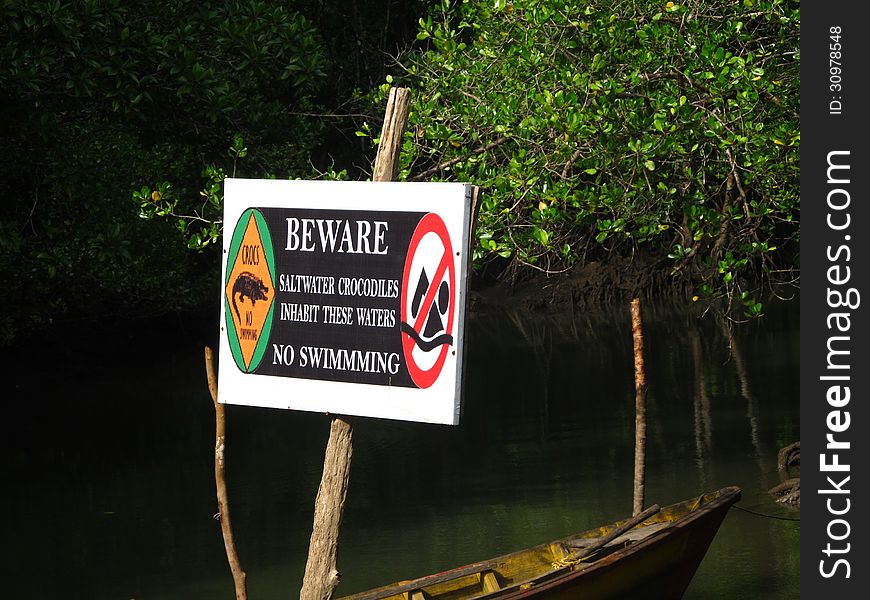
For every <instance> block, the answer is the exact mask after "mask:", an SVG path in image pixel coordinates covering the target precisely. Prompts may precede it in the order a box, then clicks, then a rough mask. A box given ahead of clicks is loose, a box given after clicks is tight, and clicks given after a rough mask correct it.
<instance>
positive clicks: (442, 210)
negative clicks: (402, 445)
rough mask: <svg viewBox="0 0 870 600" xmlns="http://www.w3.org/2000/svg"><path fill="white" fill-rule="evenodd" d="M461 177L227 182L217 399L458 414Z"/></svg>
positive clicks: (466, 205) (421, 415)
mask: <svg viewBox="0 0 870 600" xmlns="http://www.w3.org/2000/svg"><path fill="white" fill-rule="evenodd" d="M471 189H472V188H471V186H468V185H464V184H442V183H439V184H429V183H414V184H411V183H361V182H311V181H276V180H238V179H228V180H226V189H225V215H224V222H225V223H227V224H234V225H233V226H234V229H233V235H232V237H231V238H229V239H226V238H225V248H224V252H225V257H226V260H225V263H224V279H223V281H224V289H223V305H224V318H223V321H224V323H223V327H222V332H221V334H222V335H221V354H220V356H221V360H222V361H223V358H224V355H225V354H226V355H227V356H231V357H232V362H233V363H234V364H233V365H230V366H229V368H225V366H224V364H223V363H222V366H221V369H220V372H219V394H220V397H219V400H220V401H221V402H226V403H234V404H248V405H254V406H269V407H283V408H292V409H299V410H314V411H320V412H330V413H338V414H349V415H367V416H376V417H386V418H393V419H404V420H416V421H426V422H436V423H452V424H455V423H458V419H459V408H460V398H461V391H462V381H461V379H462V377H461V376H462V368H461V366H462V355H463V343H464V335H463V334H464V331H463V325H464V320H465V304H466V302H465V298H466V293H465V285H466V279H467V276H468V266H469V265H468V262H469V251H468V244H469V222H470V217H471Z"/></svg>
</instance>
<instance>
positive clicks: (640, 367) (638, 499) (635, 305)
mask: <svg viewBox="0 0 870 600" xmlns="http://www.w3.org/2000/svg"><path fill="white" fill-rule="evenodd" d="M631 334H632V338H633V341H634V495H633V514H635V515H637V514H640V512H641V511H642V510H643V502H644V485H645V483H646V482H645V480H646V371H645V370H644V364H643V319H642V318H641V314H640V298H634V299H633V300H632V301H631Z"/></svg>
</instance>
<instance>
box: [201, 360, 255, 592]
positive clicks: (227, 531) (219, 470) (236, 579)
mask: <svg viewBox="0 0 870 600" xmlns="http://www.w3.org/2000/svg"><path fill="white" fill-rule="evenodd" d="M205 374H206V378H207V380H208V391H209V393H210V394H211V401H212V403H213V404H214V421H215V432H214V481H215V487H216V488H217V500H218V519H220V522H221V533H222V534H223V538H224V550H226V553H227V562H229V564H230V571H231V572H232V574H233V584H235V587H236V600H247V598H248V589H247V575H245V572H244V571H243V570H242V564H241V563H240V562H239V553H238V552H237V551H236V542H235V539H234V538H233V525H232V521H230V504H229V496H228V495H227V482H226V479H224V443H225V441H226V433H227V425H226V423H227V422H226V414H225V407H224V405H223V404H220V403H219V402H218V395H217V392H218V385H217V373H216V371H215V366H214V353H213V352H212V349H211V348H209V347H208V346H206V348H205Z"/></svg>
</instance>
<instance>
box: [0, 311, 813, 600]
mask: <svg viewBox="0 0 870 600" xmlns="http://www.w3.org/2000/svg"><path fill="white" fill-rule="evenodd" d="M645 317H646V325H647V331H646V344H647V353H648V355H647V379H648V383H649V424H648V442H647V453H648V454H647V486H646V489H647V504H652V503H654V502H656V503H659V504H662V505H663V504H666V503H671V502H675V501H678V500H683V499H685V498H688V497H691V496H694V495H697V494H699V493H701V492H702V491H710V490H714V489H718V488H720V487H723V486H726V485H738V486H740V487H741V488H742V489H743V499H742V500H741V502H740V503H739V505H738V506H740V507H743V508H746V509H748V510H751V511H753V512H756V513H764V514H767V515H772V516H775V517H778V518H776V519H773V518H764V517H759V516H757V515H754V514H750V513H748V512H744V511H741V510H735V509H732V510H731V511H730V513H729V514H728V516H727V518H726V520H725V522H724V524H723V526H722V528H721V529H720V531H719V534H718V535H717V537H716V539H715V540H714V542H713V545H712V546H711V548H710V551H709V552H708V554H707V557H706V559H705V560H704V562H703V563H702V565H701V567H700V569H699V572H698V574H697V575H696V577H695V579H694V580H693V582H692V585H691V587H690V588H689V591H688V592H687V594H686V596H685V597H686V598H687V599H711V598H712V599H717V598H721V599H725V598H728V599H733V598H765V599H768V598H770V599H792V598H796V597H797V596H798V587H799V586H798V568H799V555H798V542H799V534H800V523H799V522H798V521H796V520H795V519H799V513H798V512H795V511H792V510H789V509H786V508H784V507H781V506H779V505H777V504H776V503H774V502H773V501H772V500H771V498H770V497H769V496H768V495H767V493H766V490H767V489H768V488H770V487H771V486H773V485H775V484H776V483H778V482H779V481H780V478H781V477H782V475H781V474H780V473H778V472H777V469H776V454H777V451H778V449H779V448H780V447H782V446H785V445H787V444H789V443H791V442H793V441H796V440H797V439H798V432H799V420H798V419H799V412H798V411H799V402H798V382H797V381H798V368H799V365H798V338H799V331H798V306H797V304H796V303H792V304H786V305H779V306H774V307H772V308H771V309H770V311H769V314H768V315H767V316H766V317H765V318H764V319H762V320H761V321H759V322H756V323H751V324H748V325H744V326H741V327H738V328H736V329H735V330H734V332H733V333H732V334H728V330H727V328H726V327H723V326H722V324H721V323H719V322H717V321H716V320H715V319H712V318H705V319H699V318H698V317H697V316H690V315H687V314H686V311H685V310H681V309H679V308H676V307H663V308H656V307H647V309H646V313H645ZM167 325H169V326H168V327H166V328H162V327H155V328H152V329H151V331H150V332H148V333H141V334H140V333H133V331H134V330H132V329H130V330H129V331H128V332H127V333H126V336H125V337H124V336H122V337H123V339H117V338H114V339H113V341H112V343H111V344H108V345H106V344H102V345H101V344H94V343H83V340H81V339H78V340H69V342H68V343H63V344H53V345H52V348H54V350H52V352H53V353H54V354H53V355H52V357H51V358H52V360H51V361H48V360H36V358H39V359H44V358H46V357H44V356H43V357H40V356H38V352H37V354H34V355H33V356H32V357H31V356H30V355H28V356H18V357H17V358H16V359H15V360H11V359H10V360H7V361H6V363H7V365H11V366H10V369H11V372H10V373H8V375H6V376H4V378H3V380H4V381H3V383H2V388H0V389H2V395H3V398H4V406H5V407H6V411H7V416H6V419H5V422H6V423H7V427H6V435H5V437H4V438H3V440H2V442H0V450H2V452H3V460H2V470H0V474H2V477H3V480H4V483H5V485H4V489H5V491H4V493H3V494H2V496H0V509H2V510H0V513H2V515H3V516H2V517H0V519H2V530H3V535H2V545H0V557H2V560H0V564H2V567H0V569H2V572H3V575H4V581H5V582H6V587H7V590H8V592H7V593H9V597H15V598H58V597H71V598H93V599H99V598H107V599H108V598H115V599H117V598H123V599H128V598H136V599H152V598H153V599H167V600H168V599H181V598H232V597H233V591H232V582H231V579H230V576H229V570H228V568H227V566H226V561H225V556H224V553H223V545H222V540H221V536H220V529H219V524H218V522H217V521H215V520H214V519H213V515H214V513H215V511H216V506H215V500H214V484H213V479H212V477H213V471H212V468H213V467H212V450H213V443H214V437H213V436H214V430H213V427H214V423H213V416H214V413H213V410H212V407H211V400H210V399H209V397H208V393H207V391H206V388H205V384H204V375H203V368H202V343H203V336H202V335H201V334H199V333H196V331H197V330H196V329H195V328H193V329H191V330H187V331H186V330H185V329H184V328H183V327H177V325H178V324H177V323H174V322H173V323H168V324H167ZM116 333H117V332H116ZM205 337H206V338H207V337H208V336H205ZM55 341H57V340H55ZM91 342H93V340H91ZM467 356H468V363H467V370H466V377H467V385H466V394H465V405H464V414H463V417H462V422H461V424H460V426H459V427H455V428H453V427H447V426H433V425H422V424H414V423H402V422H392V421H378V420H372V419H362V418H358V419H355V428H354V460H353V468H352V476H351V485H350V491H349V498H348V502H347V508H346V513H345V519H344V526H343V529H342V537H341V545H340V551H339V568H340V570H341V571H342V573H343V580H342V584H341V586H340V587H339V594H341V595H344V594H349V593H353V592H356V591H361V590H364V589H367V588H369V587H374V586H377V585H381V584H384V583H388V582H391V581H395V580H399V579H409V578H413V577H416V576H420V575H424V574H428V573H432V572H436V571H440V570H444V569H447V568H450V567H454V566H458V565H461V564H465V563H468V562H472V561H477V560H482V559H485V558H488V557H491V556H495V555H498V554H503V553H506V552H508V551H512V550H516V549H519V548H523V547H526V546H530V545H533V544H536V543H539V542H544V541H547V540H549V539H553V538H556V537H562V536H565V535H568V534H571V533H574V532H577V531H581V530H584V529H588V528H590V527H592V526H596V525H599V524H602V523H604V522H610V521H613V520H615V519H617V518H623V517H625V516H627V515H629V514H630V512H631V490H632V476H633V457H634V446H633V444H634V388H633V367H632V354H631V332H630V323H629V317H628V309H627V307H626V308H625V310H624V311H622V310H620V311H616V312H614V313H611V314H564V315H559V316H547V317H543V316H542V317H538V318H529V317H519V316H517V315H512V314H510V313H498V314H489V315H483V316H481V315H478V316H476V317H474V318H472V319H471V320H470V324H469V346H468V352H467ZM228 428H229V434H228V445H227V461H228V469H229V472H228V476H229V489H230V497H231V508H232V512H233V521H234V526H235V529H236V536H237V543H238V547H239V552H240V555H241V560H242V563H243V566H244V568H245V570H246V571H247V572H248V582H249V590H250V597H251V598H252V599H256V598H288V597H291V598H293V597H297V596H298V589H299V587H300V584H301V578H302V572H303V569H304V563H305V557H306V552H307V544H308V537H309V535H310V527H311V513H312V506H313V502H314V496H315V494H316V489H317V484H318V481H319V477H320V468H321V461H322V456H323V449H324V447H325V444H326V438H327V436H328V430H329V426H328V420H327V418H326V417H325V416H323V415H317V414H308V413H298V412H285V411H276V410H270V409H256V408H247V407H228Z"/></svg>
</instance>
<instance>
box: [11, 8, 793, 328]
mask: <svg viewBox="0 0 870 600" xmlns="http://www.w3.org/2000/svg"><path fill="white" fill-rule="evenodd" d="M0 7H2V8H0V16H2V19H0V59H2V60H0V108H2V110H3V114H4V117H5V119H4V120H3V121H2V123H0V153H2V156H0V158H2V160H0V170H2V172H0V193H2V194H3V198H4V202H3V203H2V205H0V274H2V277H3V280H4V282H6V284H7V289H8V290H10V292H9V293H6V294H4V295H3V296H2V298H0V340H5V341H6V342H7V343H8V342H9V341H11V340H12V339H13V337H14V336H15V335H16V332H22V331H24V332H26V331H31V330H34V329H37V328H39V327H40V326H42V325H45V324H47V323H49V322H54V321H57V320H67V321H68V320H76V319H78V320H83V321H92V320H94V319H97V318H106V317H107V316H116V317H118V318H119V319H127V318H131V317H139V316H144V315H156V314H164V313H166V312H168V311H177V310H191V309H195V308H202V307H206V306H210V305H211V304H212V303H211V302H210V300H211V299H212V298H213V297H214V296H215V295H216V294H217V292H216V284H215V282H216V280H217V278H216V275H215V274H216V272H217V268H218V263H219V260H218V258H217V255H216V254H215V253H214V244H213V242H214V241H215V240H217V239H218V237H219V236H220V234H221V223H220V207H221V200H222V192H221V189H222V186H221V184H222V180H223V177H225V176H226V175H229V174H233V173H235V174H237V175H243V176H248V177H322V176H329V177H350V178H364V177H365V176H366V172H367V169H368V166H367V165H368V164H369V161H370V159H371V157H372V156H373V153H374V148H375V145H376V142H377V140H376V138H375V137H374V136H375V135H376V134H377V132H378V130H379V129H380V125H379V119H380V114H381V112H382V110H383V109H382V107H383V102H384V96H385V94H386V91H387V89H388V88H389V86H390V85H408V86H410V87H412V94H413V96H412V97H413V103H412V112H411V116H410V121H409V127H408V131H407V133H406V136H405V141H404V147H403V155H402V161H403V162H402V168H401V173H400V177H401V178H405V179H412V180H462V181H472V182H474V183H476V184H477V185H480V186H481V187H482V188H483V189H484V192H485V193H484V196H483V198H484V200H483V205H482V207H481V211H480V215H479V220H478V225H477V240H476V243H477V245H476V249H475V266H476V270H477V273H478V275H479V276H481V278H482V279H484V280H490V281H492V280H502V281H505V280H506V281H522V280H527V279H530V278H532V277H533V275H535V274H540V273H541V272H543V273H546V274H548V275H551V274H554V273H561V272H568V273H570V272H572V271H573V270H576V269H578V268H580V267H582V266H583V265H588V264H590V263H594V262H596V261H598V262H602V263H607V262H610V263H613V264H617V263H619V264H628V265H629V268H631V269H634V270H635V271H649V272H655V273H659V274H660V275H661V276H662V277H664V278H666V279H668V280H669V281H672V282H673V284H674V288H675V289H678V288H680V286H682V285H689V286H691V288H692V289H694V290H695V294H696V295H697V296H700V297H702V298H705V299H714V298H724V299H725V300H726V301H727V302H728V304H729V305H730V306H731V308H736V309H737V312H738V314H746V315H750V316H752V315H757V314H760V313H761V312H762V311H763V305H762V303H761V302H760V298H761V295H762V294H763V293H764V288H765V286H767V288H769V289H778V286H779V285H780V284H782V283H793V282H795V281H796V272H797V264H798V258H799V253H798V241H799V240H798V233H799V227H798V222H799V214H800V213H799V194H798V189H799V187H798V174H799V162H798V155H799V146H800V133H799V128H800V124H799V116H798V113H799V94H798V90H799V61H800V56H799V31H800V13H799V3H798V2H797V1H795V0H743V1H742V2H730V1H725V0H706V1H700V0H690V1H687V2H660V1H658V0H654V1H651V0H621V1H618V2H615V3H612V2H607V3H605V2H598V1H597V0H591V1H588V2H580V1H576V0H568V1H556V0H516V1H513V2H509V1H507V0H495V1H493V2H469V1H459V0H454V1H448V0H443V1H433V2H428V3H426V2H422V1H411V2H394V1H392V0H377V1H376V2H360V1H359V0H344V1H336V2H327V1H324V0H298V1H296V2H288V3H280V4H275V3H267V2H262V1H252V0H231V1H229V2H209V1H199V2H193V1H191V0H173V1H172V2H155V1H153V0H145V1H143V2H138V3H124V2H121V1H120V0H85V1H81V2H74V3H66V4H64V3H61V2H59V1H58V0H40V1H23V0H2V3H0ZM421 15H422V17H421ZM415 36H416V42H415V45H414V46H411V42H412V41H413V40H414V37H415ZM385 81H386V83H384V82H385ZM379 84H380V85H379ZM354 133H356V135H354ZM372 142H374V143H372ZM131 193H132V195H133V197H134V200H135V203H131V202H130V197H131ZM155 217H163V218H157V219H155ZM188 248H196V249H199V250H200V252H196V253H191V252H189V251H188ZM620 261H621V262H620ZM600 284H601V285H608V282H607V281H602V282H600Z"/></svg>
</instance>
